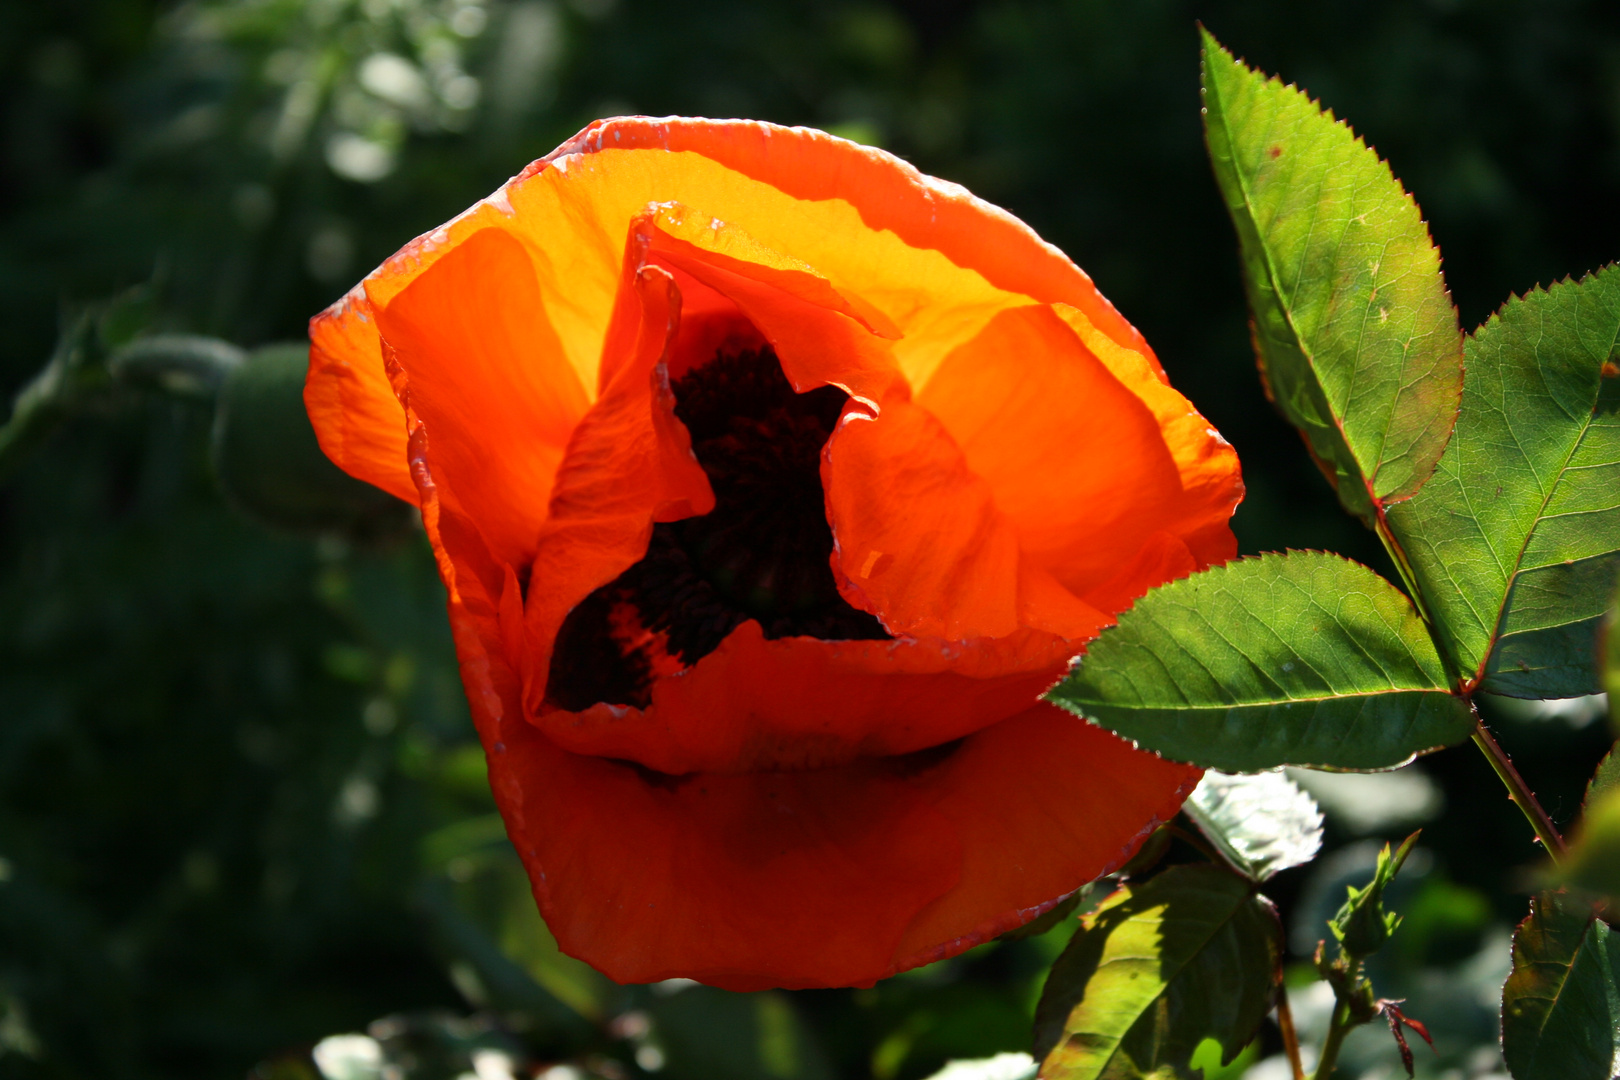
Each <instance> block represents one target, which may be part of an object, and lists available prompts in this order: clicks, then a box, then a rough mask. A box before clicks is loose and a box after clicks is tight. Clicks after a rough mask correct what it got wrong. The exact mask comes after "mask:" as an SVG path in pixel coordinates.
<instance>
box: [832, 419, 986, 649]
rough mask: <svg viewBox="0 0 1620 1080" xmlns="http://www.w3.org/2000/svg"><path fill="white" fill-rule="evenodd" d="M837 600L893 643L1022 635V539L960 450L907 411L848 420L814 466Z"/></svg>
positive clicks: (941, 431) (930, 421)
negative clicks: (868, 617)
mask: <svg viewBox="0 0 1620 1080" xmlns="http://www.w3.org/2000/svg"><path fill="white" fill-rule="evenodd" d="M821 474H822V482H823V484H824V486H825V488H826V492H827V520H828V521H829V522H830V523H831V524H832V530H833V538H834V540H835V542H836V545H837V546H836V550H835V551H834V554H833V567H834V572H835V574H836V576H837V578H838V586H839V591H840V592H842V593H843V594H844V598H845V599H846V600H848V601H849V602H850V603H851V604H853V605H854V606H856V607H858V608H862V609H863V610H866V611H870V612H872V613H873V614H874V615H876V616H877V617H878V618H879V619H881V620H882V621H883V625H884V626H885V627H886V628H887V629H888V631H889V632H890V633H892V634H914V635H917V636H922V637H939V638H952V639H956V640H961V639H963V638H977V637H989V638H995V637H1003V636H1005V635H1007V634H1010V633H1012V632H1013V631H1014V630H1016V629H1017V628H1018V535H1017V533H1016V532H1014V530H1013V527H1012V524H1011V523H1010V522H1008V521H1007V520H1006V519H1005V518H1004V517H1003V516H1002V515H1001V513H1000V512H999V511H998V510H997V508H996V505H995V499H994V498H993V496H992V495H991V492H990V485H989V484H987V483H986V482H985V481H984V480H982V479H981V478H979V477H977V476H975V475H974V474H973V473H972V472H971V471H970V470H969V469H968V467H967V462H966V460H965V459H964V457H963V455H962V452H961V450H960V449H958V447H957V446H956V443H955V442H954V441H953V440H952V439H951V437H950V435H949V434H947V433H946V431H945V429H944V428H943V427H941V426H940V423H939V421H937V420H935V419H934V418H933V417H932V416H930V415H929V414H928V412H926V411H925V410H923V409H921V408H918V407H917V406H915V405H911V404H909V403H907V402H894V403H892V404H890V405H888V406H885V407H884V409H883V412H882V413H881V415H879V416H877V417H875V418H874V417H870V416H866V415H863V414H860V413H856V412H849V413H847V414H846V415H845V418H844V420H843V422H842V423H841V424H840V425H839V427H838V430H837V431H835V432H834V433H833V435H832V437H831V438H830V439H828V440H827V448H826V451H825V453H824V457H823V460H822V469H821Z"/></svg>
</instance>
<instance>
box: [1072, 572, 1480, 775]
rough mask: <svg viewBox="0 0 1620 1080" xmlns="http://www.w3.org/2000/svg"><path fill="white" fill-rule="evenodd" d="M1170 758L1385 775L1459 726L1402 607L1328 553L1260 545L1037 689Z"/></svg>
mask: <svg viewBox="0 0 1620 1080" xmlns="http://www.w3.org/2000/svg"><path fill="white" fill-rule="evenodd" d="M1047 697H1048V698H1049V699H1050V700H1052V701H1053V702H1055V703H1057V704H1059V705H1062V706H1063V707H1065V708H1067V709H1069V710H1070V711H1072V712H1076V713H1080V714H1081V715H1083V716H1085V717H1087V718H1088V719H1091V720H1095V721H1096V722H1097V723H1099V724H1101V725H1102V726H1104V727H1106V728H1108V729H1110V730H1111V731H1114V732H1117V733H1118V734H1120V735H1123V736H1124V737H1125V738H1127V739H1133V740H1135V741H1136V742H1138V743H1139V744H1141V745H1142V746H1144V747H1146V748H1148V749H1150V750H1153V751H1155V752H1157V753H1159V754H1162V755H1164V756H1165V757H1168V758H1173V759H1175V760H1177V761H1191V762H1196V763H1197V764H1200V765H1205V766H1208V767H1210V768H1215V769H1223V770H1226V771H1228V772H1245V771H1248V772H1253V771H1259V770H1261V769H1270V768H1274V767H1276V766H1278V765H1309V766H1313V767H1317V768H1332V769H1388V768H1394V767H1395V766H1397V765H1400V764H1402V763H1403V762H1406V761H1409V760H1411V758H1412V757H1413V756H1414V755H1417V754H1421V753H1423V752H1425V751H1427V750H1432V749H1435V748H1437V747H1441V746H1448V745H1450V744H1452V743H1455V742H1460V741H1462V740H1463V739H1465V738H1467V737H1468V733H1469V731H1470V730H1471V727H1472V725H1471V721H1470V718H1469V715H1468V710H1467V707H1466V706H1465V705H1464V704H1463V703H1462V701H1461V699H1459V698H1457V697H1455V696H1453V695H1452V694H1451V693H1449V692H1448V690H1447V686H1446V675H1445V669H1444V668H1443V667H1442V666H1441V663H1440V657H1439V654H1438V653H1436V651H1435V648H1434V644H1433V642H1431V641H1430V639H1429V636H1428V634H1427V633H1426V632H1425V630H1424V628H1423V623H1422V621H1421V620H1420V619H1419V618H1418V615H1417V612H1416V611H1414V610H1413V608H1412V605H1411V602H1410V601H1408V600H1407V599H1406V597H1405V596H1403V595H1401V593H1400V592H1399V591H1398V590H1397V589H1396V588H1395V587H1394V586H1393V585H1390V584H1389V583H1388V582H1387V581H1385V580H1383V579H1382V578H1380V577H1379V576H1378V575H1377V574H1374V573H1373V572H1372V571H1371V570H1369V569H1367V568H1366V567H1365V566H1360V565H1358V564H1356V563H1352V562H1349V561H1348V560H1345V559H1342V558H1340V557H1338V556H1336V555H1326V554H1322V553H1320V552H1293V553H1290V554H1288V555H1262V556H1260V557H1259V558H1253V559H1241V560H1238V561H1237V562H1232V563H1227V564H1226V565H1225V566H1220V567H1213V568H1211V569H1209V570H1205V571H1202V572H1201V573H1197V574H1194V575H1192V576H1191V577H1187V578H1183V579H1181V580H1180V581H1175V582H1171V583H1170V584H1168V585H1164V586H1161V587H1160V588H1157V589H1154V590H1153V591H1152V592H1150V593H1148V594H1147V595H1146V596H1144V597H1143V598H1142V599H1141V600H1138V601H1137V602H1136V605H1135V606H1134V607H1132V608H1131V609H1130V610H1129V611H1127V612H1126V613H1125V614H1124V615H1122V616H1120V620H1119V625H1118V626H1116V627H1114V628H1113V629H1110V630H1105V631H1104V632H1103V634H1102V636H1101V637H1099V638H1098V639H1097V640H1096V641H1094V642H1092V643H1091V645H1090V647H1089V648H1088V649H1087V651H1086V654H1085V655H1084V656H1083V657H1081V659H1080V661H1079V666H1078V667H1077V668H1076V669H1075V670H1074V671H1073V672H1072V673H1071V674H1070V675H1069V677H1068V678H1067V679H1066V680H1064V681H1063V682H1061V683H1059V684H1058V685H1057V686H1055V687H1054V688H1052V689H1051V690H1050V691H1048V692H1047Z"/></svg>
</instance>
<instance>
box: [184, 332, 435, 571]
mask: <svg viewBox="0 0 1620 1080" xmlns="http://www.w3.org/2000/svg"><path fill="white" fill-rule="evenodd" d="M308 368H309V346H308V345H305V344H303V343H289V344H285V345H267V346H265V347H263V348H260V349H257V350H255V351H254V352H252V353H251V354H249V355H248V357H247V358H246V359H245V360H244V361H243V362H242V363H240V364H237V365H235V366H233V367H231V368H230V370H229V371H228V373H227V374H226V375H225V378H224V382H223V385H222V386H221V387H220V392H219V402H218V405H217V406H216V411H215V415H214V442H213V457H214V470H215V473H216V475H217V476H218V478H219V483H220V486H221V487H222V488H224V490H225V494H226V495H227V496H228V497H229V499H230V500H231V502H232V503H234V504H235V505H236V506H237V507H238V508H239V509H240V510H242V511H243V512H244V513H246V514H247V515H248V516H249V517H252V518H254V519H255V520H257V521H259V522H261V523H263V524H265V525H268V526H270V527H272V528H277V529H282V530H286V531H289V532H295V533H303V534H312V533H338V534H341V535H344V536H346V537H348V538H350V539H354V540H359V541H362V542H364V541H373V540H380V539H385V538H388V537H391V536H395V535H398V534H401V533H403V532H404V531H406V530H407V529H409V527H410V525H411V522H412V521H413V520H414V519H415V516H416V508H415V507H413V506H410V505H408V504H406V503H403V502H400V501H399V500H398V499H396V498H394V497H393V496H392V495H389V494H387V493H386V492H383V491H381V490H379V489H377V488H374V487H372V486H371V485H370V484H367V483H363V482H362V481H359V480H356V479H354V478H353V477H352V476H350V475H348V474H347V473H345V472H344V471H343V470H341V469H339V468H338V467H337V466H336V465H334V464H332V462H331V461H330V460H329V459H328V458H327V456H326V454H325V453H324V452H323V451H322V450H321V447H320V444H319V443H318V442H317V441H316V439H315V429H314V428H313V427H311V426H310V422H309V414H308V413H307V412H306V411H305V409H304V374H305V372H306V371H307V370H308Z"/></svg>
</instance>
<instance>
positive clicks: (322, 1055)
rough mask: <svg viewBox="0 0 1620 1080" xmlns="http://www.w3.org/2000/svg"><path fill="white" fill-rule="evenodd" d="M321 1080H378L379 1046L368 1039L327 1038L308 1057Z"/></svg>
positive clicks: (375, 1041)
mask: <svg viewBox="0 0 1620 1080" xmlns="http://www.w3.org/2000/svg"><path fill="white" fill-rule="evenodd" d="M310 1056H311V1057H313V1058H314V1059H315V1067H316V1068H317V1069H319V1070H320V1071H321V1076H323V1077H325V1080H378V1078H380V1077H381V1076H382V1068H383V1052H382V1044H381V1043H379V1042H378V1041H377V1040H376V1039H373V1038H372V1037H371V1036H370V1035H328V1036H327V1037H326V1038H324V1039H322V1040H321V1041H320V1042H318V1043H316V1044H315V1049H314V1050H313V1051H312V1052H311V1054H310Z"/></svg>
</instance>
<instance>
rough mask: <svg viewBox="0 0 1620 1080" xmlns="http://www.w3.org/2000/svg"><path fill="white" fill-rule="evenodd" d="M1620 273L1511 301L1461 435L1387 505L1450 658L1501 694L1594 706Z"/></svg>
mask: <svg viewBox="0 0 1620 1080" xmlns="http://www.w3.org/2000/svg"><path fill="white" fill-rule="evenodd" d="M1617 346H1620V271H1617V270H1614V269H1609V270H1604V271H1602V272H1600V273H1597V274H1594V275H1592V276H1590V277H1587V278H1584V279H1583V280H1581V281H1580V282H1578V283H1576V282H1568V281H1566V282H1562V283H1560V284H1557V285H1554V286H1553V287H1552V288H1551V289H1548V290H1545V291H1543V290H1540V289H1538V290H1536V291H1534V292H1532V293H1530V294H1528V295H1526V296H1525V297H1524V298H1523V299H1522V300H1520V299H1516V300H1510V301H1508V303H1507V305H1506V306H1504V307H1503V308H1502V310H1501V311H1499V312H1498V313H1497V314H1496V315H1494V316H1492V317H1491V319H1490V321H1489V322H1487V323H1486V324H1485V325H1484V326H1482V327H1480V329H1479V330H1478V331H1477V332H1475V334H1474V335H1473V337H1472V338H1470V339H1469V342H1468V348H1467V368H1468V377H1467V381H1466V382H1465V384H1464V387H1463V404H1462V411H1461V412H1460V413H1459V414H1458V417H1457V427H1456V431H1455V432H1454V433H1453V435H1452V439H1451V443H1450V445H1448V446H1447V447H1446V452H1445V454H1444V455H1443V456H1442V457H1441V459H1440V464H1439V466H1438V467H1437V468H1436V470H1435V475H1434V478H1433V479H1431V480H1430V481H1429V483H1428V484H1427V485H1425V486H1424V488H1423V490H1422V491H1420V492H1419V493H1418V494H1417V496H1416V497H1414V498H1413V499H1411V500H1410V501H1408V502H1406V503H1402V504H1401V505H1399V506H1393V507H1391V508H1390V509H1389V513H1388V517H1389V524H1390V528H1391V529H1392V530H1393V532H1394V533H1395V536H1396V537H1397V539H1399V541H1400V543H1401V544H1402V546H1403V547H1404V549H1405V551H1406V554H1407V558H1408V560H1409V562H1410V563H1411V566H1412V570H1413V573H1414V575H1415V577H1416V580H1417V583H1418V587H1419V588H1421V589H1422V590H1423V592H1424V595H1425V596H1426V597H1427V598H1428V600H1429V602H1430V605H1431V612H1430V613H1431V614H1432V615H1433V616H1434V618H1435V620H1436V623H1437V628H1438V630H1439V633H1440V636H1441V641H1442V645H1443V647H1444V648H1445V649H1446V650H1447V651H1448V652H1449V653H1450V654H1451V656H1452V657H1453V658H1454V659H1455V660H1456V662H1457V664H1458V665H1459V666H1460V667H1461V668H1462V670H1463V671H1464V673H1465V674H1467V675H1468V676H1470V677H1474V678H1478V679H1480V680H1481V682H1480V686H1481V688H1482V689H1484V690H1488V691H1490V692H1492V693H1497V694H1507V695H1510V696H1512V697H1526V698H1551V697H1573V696H1575V695H1578V694H1595V693H1597V692H1598V691H1599V690H1601V689H1602V686H1601V685H1600V681H1599V671H1598V657H1597V639H1598V630H1599V627H1600V624H1601V622H1602V616H1603V614H1604V610H1605V608H1606V607H1607V605H1608V602H1609V598H1610V597H1611V596H1612V595H1613V594H1614V587H1615V577H1616V574H1617V573H1620V498H1617V497H1616V492H1617V491H1620V378H1614V377H1612V376H1606V375H1605V374H1604V372H1605V370H1606V369H1605V365H1609V367H1608V370H1610V371H1613V370H1614V368H1613V365H1612V364H1611V361H1612V359H1613V358H1615V357H1617V356H1620V347H1617Z"/></svg>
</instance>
